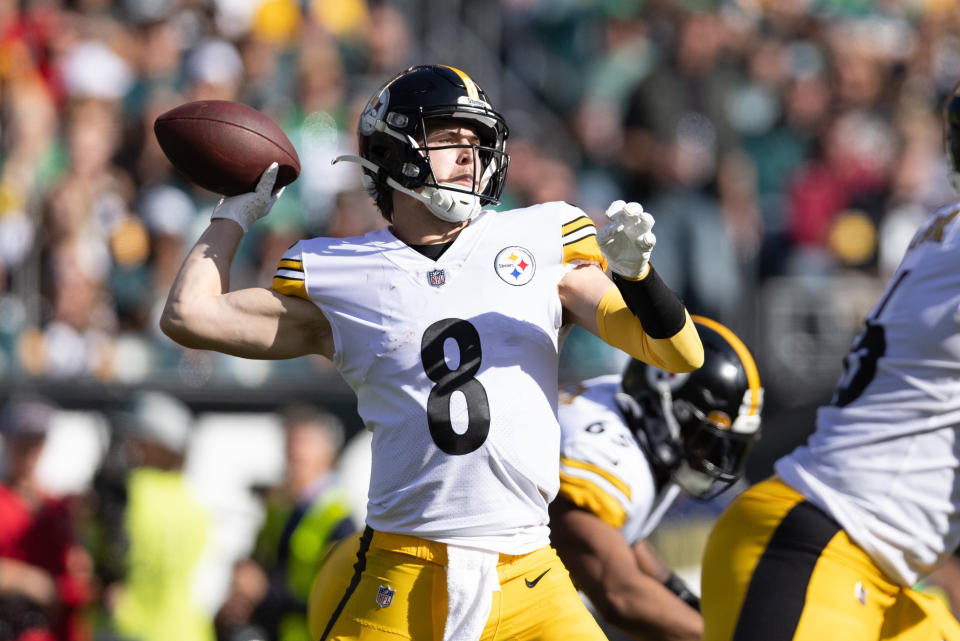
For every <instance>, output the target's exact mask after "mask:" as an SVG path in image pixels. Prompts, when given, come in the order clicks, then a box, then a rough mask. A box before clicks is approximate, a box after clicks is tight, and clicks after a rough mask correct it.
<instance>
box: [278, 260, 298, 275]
mask: <svg viewBox="0 0 960 641" xmlns="http://www.w3.org/2000/svg"><path fill="white" fill-rule="evenodd" d="M277 269H293V270H297V271H301V272H302V271H303V261H301V260H295V259H293V258H282V259H280V262H279V263H277Z"/></svg>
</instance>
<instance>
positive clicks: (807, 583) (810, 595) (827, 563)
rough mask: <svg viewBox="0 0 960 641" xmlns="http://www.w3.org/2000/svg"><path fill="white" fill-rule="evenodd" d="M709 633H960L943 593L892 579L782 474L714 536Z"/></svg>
mask: <svg viewBox="0 0 960 641" xmlns="http://www.w3.org/2000/svg"><path fill="white" fill-rule="evenodd" d="M701 591H702V594H701V607H702V609H703V620H704V636H703V640H704V641H761V640H762V641H830V640H833V639H837V640H842V641H881V640H882V641H941V640H946V641H955V640H960V625H958V624H957V621H956V620H955V619H954V618H953V617H952V616H951V615H950V613H949V612H948V611H947V609H946V608H945V607H944V606H943V604H942V603H940V602H939V601H937V600H936V599H933V598H931V597H928V596H926V595H923V594H919V593H917V592H916V591H914V590H911V589H909V588H904V587H902V586H900V585H898V584H896V583H894V582H892V581H890V580H889V579H888V578H887V577H886V576H885V575H884V574H883V572H881V570H880V569H879V568H878V567H877V566H876V564H875V563H874V562H873V561H872V560H871V559H870V557H869V556H867V554H866V552H864V551H863V549H861V548H860V547H859V546H857V545H856V544H855V543H853V541H851V540H850V539H849V537H847V534H846V533H845V532H844V531H843V530H842V529H841V528H840V526H839V525H838V524H837V523H836V522H835V521H833V520H832V519H831V518H830V517H828V516H827V515H826V514H824V513H823V512H822V511H820V510H819V509H817V508H816V507H814V506H813V505H811V504H810V503H808V502H806V501H805V500H804V498H803V496H801V495H800V494H799V493H798V492H796V491H794V490H793V489H791V488H790V487H788V486H787V485H786V484H784V483H783V482H782V481H781V480H780V479H778V478H776V477H773V478H771V479H768V480H766V481H764V482H762V483H759V484H757V485H755V486H753V487H751V488H750V489H748V490H747V491H746V492H744V493H743V494H741V495H740V496H738V497H737V498H736V499H735V500H734V501H733V503H731V504H730V506H728V507H727V509H726V510H725V511H724V513H723V514H722V515H721V516H720V518H719V519H718V521H717V523H716V525H715V526H714V529H713V531H712V532H711V534H710V537H709V539H708V540H707V547H706V550H705V553H704V560H703V568H702V579H701Z"/></svg>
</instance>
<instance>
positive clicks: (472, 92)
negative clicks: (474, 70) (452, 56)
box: [439, 65, 480, 100]
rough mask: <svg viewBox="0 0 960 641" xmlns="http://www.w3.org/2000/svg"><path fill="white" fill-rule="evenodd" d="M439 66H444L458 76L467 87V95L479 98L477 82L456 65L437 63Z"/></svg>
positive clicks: (475, 98)
mask: <svg viewBox="0 0 960 641" xmlns="http://www.w3.org/2000/svg"><path fill="white" fill-rule="evenodd" d="M439 66H441V67H446V68H447V69H449V70H450V71H452V72H453V73H455V74H457V75H458V76H460V80H463V85H464V86H465V87H466V88H467V95H468V96H469V97H471V98H473V99H474V100H480V92H479V91H477V83H475V82H474V81H473V80H471V79H470V76H468V75H467V74H465V73H464V72H462V71H460V70H459V69H457V68H456V67H451V66H450V65H439Z"/></svg>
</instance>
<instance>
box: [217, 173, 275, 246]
mask: <svg viewBox="0 0 960 641" xmlns="http://www.w3.org/2000/svg"><path fill="white" fill-rule="evenodd" d="M279 169H280V165H278V164H277V163H271V164H270V166H269V167H267V168H266V169H265V170H264V172H263V174H262V175H261V176H260V181H259V182H257V187H256V189H255V190H254V191H251V192H249V193H246V194H240V195H239V196H230V197H229V198H226V197H224V198H221V199H220V202H219V203H217V206H216V207H214V208H213V213H212V214H211V215H210V218H211V219H214V218H227V219H229V220H232V221H233V222H235V223H237V224H238V225H240V227H242V228H243V231H244V232H246V231H247V229H249V228H250V225H252V224H253V223H255V222H256V221H258V220H259V219H261V218H263V217H264V216H266V215H267V214H268V213H270V209H271V208H272V207H273V203H275V202H277V198H279V197H280V194H282V193H283V190H284V189H285V187H281V188H280V189H279V190H277V192H276V193H274V191H273V186H274V185H275V184H276V182H277V171H279Z"/></svg>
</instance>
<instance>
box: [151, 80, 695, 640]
mask: <svg viewBox="0 0 960 641" xmlns="http://www.w3.org/2000/svg"><path fill="white" fill-rule="evenodd" d="M358 130H359V132H358V133H359V155H358V156H346V157H341V158H340V159H342V160H349V161H353V162H357V163H359V164H360V165H361V166H362V168H363V172H364V176H365V183H366V186H367V187H368V189H369V191H370V193H371V195H373V197H374V198H375V199H376V202H377V205H378V207H379V208H380V211H381V213H382V214H383V215H384V217H385V218H386V219H387V220H388V221H389V222H390V226H389V227H387V228H384V229H381V230H378V231H375V232H371V233H369V234H367V235H365V236H361V237H356V238H349V239H333V238H313V239H309V240H304V241H301V242H299V243H297V244H296V245H294V246H293V247H292V248H291V249H290V250H289V251H288V252H287V253H286V254H285V255H284V256H283V259H282V260H281V261H280V264H279V268H278V271H277V274H276V277H275V278H274V281H273V286H272V288H270V289H266V288H252V289H243V290H239V291H233V292H231V291H229V285H228V284H229V270H230V263H231V260H232V258H233V256H234V253H235V252H236V249H237V246H238V245H239V243H240V240H241V238H242V237H243V233H244V232H245V231H246V229H247V228H248V227H249V226H250V225H251V224H252V223H253V222H254V221H255V220H257V219H259V218H261V217H262V216H264V215H266V214H267V212H268V211H269V210H270V207H271V206H272V204H273V202H274V201H275V199H276V198H277V196H278V194H276V193H274V192H273V185H274V181H275V177H276V172H277V168H276V165H275V164H274V165H272V166H271V167H270V168H269V169H267V171H266V172H265V173H264V175H263V177H262V178H261V180H260V183H259V184H258V186H257V189H256V191H255V192H252V193H249V194H244V195H240V196H235V197H232V198H226V199H224V200H222V201H221V203H220V204H219V205H218V206H217V208H216V209H215V211H214V213H213V220H212V222H211V224H210V226H209V227H208V228H207V230H206V231H205V232H204V234H203V235H202V236H201V238H200V240H199V241H198V242H197V244H196V246H195V247H194V249H193V250H192V251H191V253H190V254H189V255H188V257H187V258H186V260H185V262H184V265H183V267H182V269H181V271H180V274H179V275H178V277H177V280H176V282H175V283H174V285H173V287H172V289H171V292H170V296H169V299H168V301H167V306H166V308H165V311H164V314H163V317H162V320H161V326H162V328H163V329H164V331H165V332H166V333H167V334H168V335H170V336H171V337H172V338H174V339H175V340H177V341H178V342H180V343H181V344H183V345H186V346H189V347H194V348H203V349H215V350H219V351H222V352H226V353H229V354H234V355H238V356H243V357H247V358H289V357H294V356H299V355H303V354H320V355H323V356H326V357H327V358H329V359H331V360H332V362H333V363H334V365H335V366H336V367H337V369H338V370H339V371H340V373H341V374H342V375H343V377H344V378H345V379H346V381H347V382H348V383H349V384H350V385H351V386H352V387H353V389H354V390H355V391H356V393H357V397H358V411H359V414H360V416H361V417H362V418H363V420H364V422H365V424H366V425H367V427H368V428H370V429H371V430H372V433H373V443H372V450H373V467H372V475H371V480H370V491H369V502H368V510H367V519H366V524H367V528H366V530H365V531H364V534H363V537H362V539H361V540H360V544H359V549H358V552H357V561H356V563H355V567H354V571H353V572H352V576H351V578H350V581H349V584H348V586H347V587H346V589H344V590H341V591H340V593H339V594H337V595H336V596H334V597H331V598H330V599H328V600H327V601H325V602H322V603H312V604H311V605H312V607H314V609H318V610H320V611H321V614H320V615H319V618H320V620H323V621H325V625H324V626H323V630H321V631H320V632H319V639H350V638H358V637H360V636H361V635H363V638H368V639H372V638H397V637H398V636H399V637H403V638H415V639H438V640H439V639H444V640H448V639H479V638H481V637H482V636H483V635H485V634H486V635H489V634H492V633H493V632H494V631H497V634H498V635H501V636H506V637H509V638H513V639H527V638H530V639H533V638H536V639H564V640H566V639H573V638H582V639H601V638H603V635H602V633H601V632H600V629H599V628H598V627H597V625H596V623H595V621H594V620H593V617H592V616H590V614H589V612H588V611H587V610H586V608H585V607H584V606H583V604H582V603H581V601H580V599H579V597H578V595H577V593H576V590H575V589H574V587H573V585H572V583H571V582H570V580H569V577H568V575H567V573H566V570H565V569H564V568H563V566H562V564H561V562H560V560H559V558H558V557H557V556H556V554H555V552H554V551H553V549H552V548H551V547H550V545H549V528H548V526H547V521H548V516H547V506H548V504H549V501H550V499H552V498H553V497H554V495H555V494H556V492H557V488H558V484H559V480H558V479H559V475H558V465H559V442H560V433H559V427H558V425H557V420H556V403H557V393H558V392H557V371H558V352H559V347H560V340H561V334H562V330H563V328H564V326H565V325H567V324H569V323H576V324H579V325H581V326H582V327H584V328H586V329H587V330H589V331H591V332H593V333H594V334H596V335H598V336H599V337H600V338H602V339H604V340H606V341H607V342H608V343H610V344H611V345H613V346H615V347H619V348H621V349H624V350H625V351H627V352H628V353H630V354H631V355H632V356H634V357H635V358H638V359H641V360H645V361H648V362H652V363H655V364H657V365H658V366H660V367H663V368H665V369H668V370H671V371H689V370H692V369H695V368H697V367H699V366H700V364H701V362H702V357H703V350H702V346H701V344H700V340H699V338H698V336H697V332H696V329H695V327H694V325H693V322H692V321H691V320H690V318H689V315H688V314H687V312H686V310H685V309H684V307H683V304H682V303H681V302H680V300H679V299H678V298H677V297H676V296H675V295H674V294H673V292H671V291H670V290H669V289H668V288H667V286H666V285H665V284H664V283H663V281H662V280H660V278H659V277H658V276H657V274H656V272H655V271H654V270H653V269H652V268H651V267H650V265H649V256H650V252H651V250H652V248H653V245H654V242H655V238H654V236H653V234H652V233H651V231H650V228H651V227H652V225H653V217H652V216H650V214H648V213H647V212H644V211H643V209H642V207H640V206H639V205H638V204H636V203H630V204H627V203H624V202H623V201H618V202H616V203H614V204H613V205H612V206H611V207H610V209H609V210H608V212H607V213H608V216H609V217H610V219H611V221H610V223H609V224H608V225H607V226H606V227H605V228H604V229H603V230H601V232H600V233H599V234H597V232H596V228H595V226H594V224H593V222H592V221H591V220H590V218H588V217H587V216H586V215H585V214H584V213H583V212H582V211H581V210H580V209H577V208H576V207H573V206H571V205H567V204H565V203H559V202H555V203H546V204H541V205H535V206H533V207H529V208H527V209H524V210H521V211H516V212H511V213H500V212H493V211H483V210H482V207H483V206H484V205H495V204H497V203H498V199H499V197H500V193H501V190H502V189H503V186H504V181H505V180H506V175H507V166H508V163H509V157H508V156H507V154H506V151H505V146H506V139H507V135H508V130H507V126H506V123H505V122H504V120H503V118H502V117H501V116H500V114H499V113H497V112H496V111H494V109H493V108H492V107H491V106H490V104H489V102H488V99H487V96H486V94H485V93H484V92H483V91H482V90H481V89H480V88H479V87H478V86H477V85H476V83H475V82H474V81H473V80H472V79H471V78H470V77H469V76H467V75H466V74H465V73H463V72H462V71H459V70H457V69H453V68H451V67H446V66H442V65H435V66H428V65H424V66H417V67H411V68H409V69H407V70H405V71H403V72H401V73H399V74H398V75H397V76H395V77H394V78H393V79H392V80H390V81H389V82H387V83H386V84H385V85H383V86H382V87H381V88H380V89H379V90H378V91H377V93H376V94H375V95H374V96H373V98H372V99H371V100H370V101H369V102H368V103H367V105H366V107H365V109H364V110H363V113H362V114H361V117H360V122H359V127H358ZM598 242H599V246H598ZM601 248H602V253H601ZM608 264H609V266H610V268H611V269H612V271H613V272H614V276H613V279H614V280H613V282H611V279H610V278H609V277H608V276H607V275H606V274H605V273H604V269H605V268H606V267H607V265H608ZM548 570H553V571H552V572H549V573H547V574H546V575H545V576H543V577H542V579H541V580H540V581H539V582H538V583H537V584H536V589H531V588H528V587H526V585H525V584H524V581H525V579H527V578H532V577H536V576H540V575H541V574H543V573H544V572H547V571H548Z"/></svg>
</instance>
